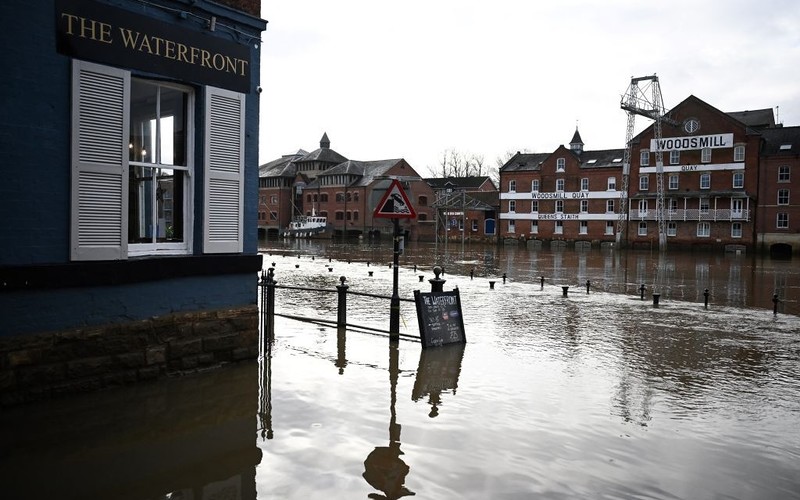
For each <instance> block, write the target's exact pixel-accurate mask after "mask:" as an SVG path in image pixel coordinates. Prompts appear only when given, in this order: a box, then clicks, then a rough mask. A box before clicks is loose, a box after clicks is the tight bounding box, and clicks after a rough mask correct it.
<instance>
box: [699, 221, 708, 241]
mask: <svg viewBox="0 0 800 500" xmlns="http://www.w3.org/2000/svg"><path fill="white" fill-rule="evenodd" d="M697 237H698V238H710V237H711V223H710V222H705V221H700V222H698V223H697Z"/></svg>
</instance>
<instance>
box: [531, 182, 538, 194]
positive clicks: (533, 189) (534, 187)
mask: <svg viewBox="0 0 800 500" xmlns="http://www.w3.org/2000/svg"><path fill="white" fill-rule="evenodd" d="M537 191H539V179H534V180H532V181H531V192H532V193H535V192H537Z"/></svg>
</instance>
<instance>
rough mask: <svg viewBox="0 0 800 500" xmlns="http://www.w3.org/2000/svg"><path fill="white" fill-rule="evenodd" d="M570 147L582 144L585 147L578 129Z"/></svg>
mask: <svg viewBox="0 0 800 500" xmlns="http://www.w3.org/2000/svg"><path fill="white" fill-rule="evenodd" d="M569 143H570V145H572V144H580V145H583V140H582V139H581V134H580V133H579V132H578V128H577V127H576V128H575V134H574V135H573V136H572V140H571V141H569Z"/></svg>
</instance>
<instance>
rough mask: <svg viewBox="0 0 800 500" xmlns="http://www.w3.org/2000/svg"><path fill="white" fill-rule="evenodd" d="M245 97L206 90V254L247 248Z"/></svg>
mask: <svg viewBox="0 0 800 500" xmlns="http://www.w3.org/2000/svg"><path fill="white" fill-rule="evenodd" d="M244 99H245V97H244V94H240V93H237V92H231V91H229V90H224V89H219V88H214V87H206V106H205V107H206V109H205V155H204V156H205V176H204V177H205V182H204V188H205V189H204V195H203V196H204V198H203V199H204V204H203V205H204V210H205V217H204V227H203V229H204V231H203V233H204V234H203V250H204V252H205V253H241V252H242V248H243V238H242V229H243V216H244V212H243V206H244V204H243V194H244V104H245V102H244Z"/></svg>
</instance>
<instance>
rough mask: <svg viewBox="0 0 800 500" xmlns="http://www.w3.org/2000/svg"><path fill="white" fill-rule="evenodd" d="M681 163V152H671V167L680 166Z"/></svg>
mask: <svg viewBox="0 0 800 500" xmlns="http://www.w3.org/2000/svg"><path fill="white" fill-rule="evenodd" d="M680 163H681V152H680V151H670V152H669V164H670V165H680Z"/></svg>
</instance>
